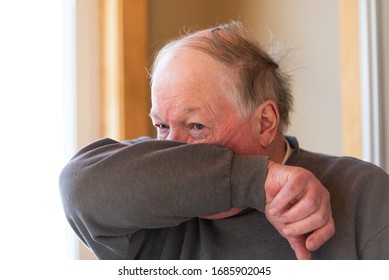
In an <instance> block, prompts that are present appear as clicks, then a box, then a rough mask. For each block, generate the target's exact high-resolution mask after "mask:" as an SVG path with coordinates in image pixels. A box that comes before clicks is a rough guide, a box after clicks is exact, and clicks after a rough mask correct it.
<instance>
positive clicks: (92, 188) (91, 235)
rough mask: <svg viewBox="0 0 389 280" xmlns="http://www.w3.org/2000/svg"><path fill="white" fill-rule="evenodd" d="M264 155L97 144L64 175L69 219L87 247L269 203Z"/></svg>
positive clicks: (145, 142) (199, 147)
mask: <svg viewBox="0 0 389 280" xmlns="http://www.w3.org/2000/svg"><path fill="white" fill-rule="evenodd" d="M266 174H267V158H266V157H260V156H247V157H246V156H237V155H234V154H233V153H232V152H231V151H230V150H229V149H226V148H223V147H219V146H216V145H211V144H184V143H178V142H174V141H160V140H151V139H142V140H136V141H135V140H134V141H126V142H117V141H114V140H111V139H102V140H99V141H96V142H94V143H92V144H90V145H88V146H86V147H85V148H83V149H82V150H80V151H79V152H78V153H77V154H76V155H75V156H74V157H73V158H72V159H71V160H70V161H69V163H68V164H67V165H66V166H65V167H64V169H63V170H62V172H61V174H60V194H61V198H62V203H63V207H64V210H65V214H66V217H67V219H68V221H69V222H70V224H71V226H72V227H73V229H74V230H75V232H76V233H77V235H78V236H79V237H80V238H81V239H82V240H83V242H84V243H86V244H87V245H88V244H89V245H90V244H91V243H92V242H95V241H96V239H97V238H105V239H107V240H109V238H110V237H112V236H116V237H119V236H128V235H131V234H133V233H134V232H136V231H137V230H139V229H153V228H162V227H173V226H176V225H179V224H180V223H182V222H184V221H187V220H189V219H191V218H193V217H199V216H207V215H213V214H216V213H219V212H223V211H228V210H230V209H231V208H233V207H237V208H249V207H250V208H255V209H257V210H260V211H263V210H264V207H265V195H264V182H265V179H266Z"/></svg>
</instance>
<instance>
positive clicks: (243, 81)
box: [151, 21, 293, 129]
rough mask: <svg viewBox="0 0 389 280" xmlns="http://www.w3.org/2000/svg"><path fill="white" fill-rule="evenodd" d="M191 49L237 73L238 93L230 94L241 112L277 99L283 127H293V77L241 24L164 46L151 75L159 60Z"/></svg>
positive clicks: (206, 31) (189, 36) (230, 24)
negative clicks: (181, 49)
mask: <svg viewBox="0 0 389 280" xmlns="http://www.w3.org/2000/svg"><path fill="white" fill-rule="evenodd" d="M178 48H191V49H195V50H198V51H201V52H203V53H204V54H206V55H208V56H210V57H211V58H213V59H214V60H215V61H216V62H218V63H220V64H222V65H225V66H226V67H228V69H230V70H231V71H232V73H234V75H233V78H234V84H235V87H236V90H233V91H231V92H229V93H228V95H229V96H227V98H229V99H230V100H231V101H232V103H233V104H234V105H236V107H237V109H238V110H239V112H240V113H241V114H243V115H249V114H250V113H251V112H253V111H254V110H255V108H256V107H257V106H258V105H259V104H261V103H263V102H264V101H266V100H269V99H271V100H274V101H275V103H276V104H277V107H278V110H279V112H280V118H281V127H282V129H286V128H287V126H288V125H289V124H290V112H291V111H292V107H293V96H292V94H291V90H290V76H289V75H287V74H286V73H283V72H282V71H281V69H280V67H279V65H278V64H277V63H276V62H275V61H274V59H272V57H270V55H269V54H268V53H267V52H266V51H265V50H264V49H263V48H262V47H261V46H260V44H259V42H258V41H257V40H255V39H254V38H253V37H252V36H251V35H250V34H249V33H248V32H247V31H246V29H245V28H244V27H243V25H242V24H241V23H239V22H235V21H233V22H231V23H228V24H224V25H220V26H217V27H215V28H212V29H207V30H205V31H197V32H194V33H191V34H187V35H185V36H183V37H181V38H179V39H177V40H174V41H171V42H170V43H168V44H167V45H165V46H164V47H163V48H162V49H161V50H160V51H159V52H158V54H157V56H156V58H155V60H154V63H153V66H152V69H151V82H152V75H153V72H154V70H155V69H156V67H157V66H158V63H159V62H160V60H161V59H162V58H163V57H164V56H165V54H166V53H167V52H169V51H171V50H175V49H178Z"/></svg>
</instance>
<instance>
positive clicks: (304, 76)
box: [249, 0, 342, 155]
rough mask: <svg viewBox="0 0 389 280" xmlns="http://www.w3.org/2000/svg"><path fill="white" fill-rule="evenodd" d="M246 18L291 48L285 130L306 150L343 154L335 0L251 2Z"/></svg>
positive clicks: (257, 0)
mask: <svg viewBox="0 0 389 280" xmlns="http://www.w3.org/2000/svg"><path fill="white" fill-rule="evenodd" d="M249 2H250V3H251V4H252V5H253V8H252V9H251V11H252V15H251V19H250V21H251V22H253V23H255V24H258V25H261V26H263V27H264V28H268V29H270V30H271V31H272V32H273V35H274V37H275V38H276V39H281V40H282V41H284V44H285V46H286V47H287V46H290V47H291V51H290V54H289V55H290V57H289V58H288V61H286V62H287V68H288V71H290V73H291V74H292V76H293V81H294V82H293V92H294V96H295V112H294V113H293V115H292V125H291V127H290V129H289V131H288V133H290V134H292V135H295V136H297V137H298V139H299V141H300V144H301V146H303V147H304V148H306V149H310V150H314V151H320V152H324V153H329V154H335V155H340V154H342V134H341V113H340V112H341V111H340V110H341V105H340V100H341V98H340V70H339V66H340V57H339V21H338V1H337V0H315V1H311V0H293V1H283V0H272V1H269V0H255V1H254V0H253V1H249Z"/></svg>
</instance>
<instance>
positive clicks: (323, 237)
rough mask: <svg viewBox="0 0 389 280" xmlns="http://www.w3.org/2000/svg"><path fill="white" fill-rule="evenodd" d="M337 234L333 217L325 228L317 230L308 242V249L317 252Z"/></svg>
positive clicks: (309, 237)
mask: <svg viewBox="0 0 389 280" xmlns="http://www.w3.org/2000/svg"><path fill="white" fill-rule="evenodd" d="M334 233H335V222H334V219H333V218H332V217H331V218H330V219H329V220H328V222H327V223H326V224H325V226H323V227H321V228H319V229H317V230H315V231H314V232H313V233H312V234H311V235H309V236H308V238H307V240H306V242H305V243H306V245H305V246H306V248H307V249H308V250H310V251H316V250H317V249H319V248H320V247H321V246H322V245H323V244H324V243H326V242H327V241H328V240H329V239H330V238H331V237H332V236H333V235H334Z"/></svg>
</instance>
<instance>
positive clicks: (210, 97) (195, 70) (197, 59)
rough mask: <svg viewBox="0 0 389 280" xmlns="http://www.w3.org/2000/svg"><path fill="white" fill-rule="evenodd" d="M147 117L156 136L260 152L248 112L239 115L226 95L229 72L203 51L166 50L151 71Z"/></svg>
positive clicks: (254, 124) (238, 151)
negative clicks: (167, 51) (151, 80)
mask: <svg viewBox="0 0 389 280" xmlns="http://www.w3.org/2000/svg"><path fill="white" fill-rule="evenodd" d="M151 90H152V108H151V112H150V116H151V119H152V122H153V125H154V126H155V127H156V128H157V136H158V139H160V140H175V141H179V142H186V143H213V144H218V145H221V146H224V147H227V148H229V149H231V150H232V151H233V152H234V153H236V154H240V155H248V154H261V148H260V145H259V142H258V133H259V129H258V124H257V121H256V118H255V115H254V114H251V115H250V116H248V117H243V116H241V114H239V112H238V110H237V109H236V107H235V106H233V105H232V104H231V102H230V101H229V100H228V98H227V97H226V96H228V94H229V93H230V91H232V90H235V87H234V86H233V80H232V73H231V72H230V71H228V70H227V69H226V68H225V67H224V66H221V65H219V64H217V63H216V62H214V61H213V60H212V59H211V58H210V57H208V56H206V55H205V54H203V53H201V52H199V51H196V50H190V49H183V50H178V51H177V50H176V51H171V52H170V53H168V54H166V55H165V57H164V58H163V59H162V61H161V62H160V63H159V65H158V67H157V69H156V70H155V72H154V75H153V83H152V89H151Z"/></svg>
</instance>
